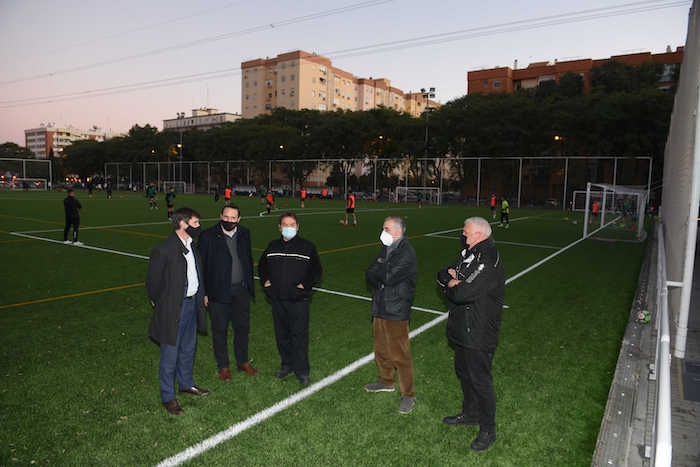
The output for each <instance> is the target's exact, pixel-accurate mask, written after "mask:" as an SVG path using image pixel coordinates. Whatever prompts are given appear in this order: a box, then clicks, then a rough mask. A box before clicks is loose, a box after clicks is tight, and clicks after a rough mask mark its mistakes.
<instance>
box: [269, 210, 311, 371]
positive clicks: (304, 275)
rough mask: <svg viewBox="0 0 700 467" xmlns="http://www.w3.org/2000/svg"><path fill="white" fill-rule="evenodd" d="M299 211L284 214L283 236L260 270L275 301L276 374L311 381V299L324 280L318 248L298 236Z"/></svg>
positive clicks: (280, 225) (272, 246) (271, 244)
mask: <svg viewBox="0 0 700 467" xmlns="http://www.w3.org/2000/svg"><path fill="white" fill-rule="evenodd" d="M298 229H299V222H298V220H297V216H296V214H294V213H292V212H286V213H284V214H282V215H281V216H280V221H279V230H280V232H281V233H282V238H279V239H277V240H273V241H271V242H270V244H269V245H267V248H266V249H265V251H264V252H263V254H262V256H261V257H260V261H259V263H258V272H259V275H260V282H261V283H262V285H263V290H264V291H265V294H266V295H267V296H268V298H269V299H270V301H271V303H272V317H273V319H274V322H275V339H276V341H277V350H279V353H280V357H281V360H282V365H281V366H280V369H279V370H278V371H277V373H276V374H275V376H276V377H277V378H284V377H286V376H288V375H290V374H292V373H295V374H296V375H297V378H298V379H299V382H300V383H301V384H309V381H310V380H309V370H310V367H309V300H310V298H311V293H312V287H313V286H314V285H316V284H318V282H319V281H320V280H321V261H320V259H319V257H318V253H317V252H316V247H315V246H314V244H313V243H311V242H310V241H308V240H306V239H303V238H301V237H299V235H297V232H298Z"/></svg>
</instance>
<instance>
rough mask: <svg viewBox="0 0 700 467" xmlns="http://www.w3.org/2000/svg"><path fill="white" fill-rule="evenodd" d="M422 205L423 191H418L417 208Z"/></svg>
mask: <svg viewBox="0 0 700 467" xmlns="http://www.w3.org/2000/svg"><path fill="white" fill-rule="evenodd" d="M422 207H423V193H418V208H419V209H420V208H422Z"/></svg>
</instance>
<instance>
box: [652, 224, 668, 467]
mask: <svg viewBox="0 0 700 467" xmlns="http://www.w3.org/2000/svg"><path fill="white" fill-rule="evenodd" d="M656 241H657V263H656V320H657V321H656V328H657V334H656V363H655V366H654V370H655V371H656V403H655V404H654V427H653V431H652V446H651V449H652V454H651V465H653V466H659V467H666V466H669V467H670V465H671V457H672V453H673V447H672V442H671V330H670V327H669V319H668V285H669V284H668V280H667V276H666V247H665V243H664V225H663V223H662V222H661V221H659V222H657V223H656Z"/></svg>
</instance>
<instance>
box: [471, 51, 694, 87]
mask: <svg viewBox="0 0 700 467" xmlns="http://www.w3.org/2000/svg"><path fill="white" fill-rule="evenodd" d="M611 60H614V61H616V62H621V63H624V64H626V65H631V66H639V65H642V64H644V63H656V64H662V65H663V66H664V69H663V74H662V76H661V78H660V79H659V88H660V89H668V88H670V87H671V86H673V85H674V84H675V83H674V77H675V76H676V74H675V71H676V69H677V68H680V66H681V63H682V62H683V47H677V48H676V50H675V51H672V50H671V48H670V47H668V48H667V49H666V52H665V53H659V54H652V53H651V52H641V53H634V54H627V55H614V56H612V57H610V58H603V59H596V60H594V59H591V58H586V59H581V60H567V61H558V60H554V63H551V62H535V63H530V64H529V65H528V66H527V68H518V61H517V60H516V61H515V63H514V65H513V68H510V67H496V68H491V69H488V70H474V71H470V72H468V73H467V93H468V94H475V93H480V94H498V93H512V92H514V91H517V90H518V89H532V88H536V87H537V86H539V85H540V83H542V82H544V81H556V82H559V79H560V78H561V77H562V76H563V75H564V74H566V73H574V74H578V75H580V76H581V77H582V78H583V87H584V91H585V92H589V91H590V88H591V70H592V69H593V68H594V67H597V66H600V65H603V64H604V63H607V62H609V61H611Z"/></svg>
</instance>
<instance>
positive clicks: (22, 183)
mask: <svg viewBox="0 0 700 467" xmlns="http://www.w3.org/2000/svg"><path fill="white" fill-rule="evenodd" d="M0 188H4V189H6V190H42V191H46V190H47V189H48V183H47V180H46V179H45V178H17V177H13V178H5V177H2V179H0Z"/></svg>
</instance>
